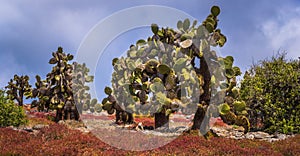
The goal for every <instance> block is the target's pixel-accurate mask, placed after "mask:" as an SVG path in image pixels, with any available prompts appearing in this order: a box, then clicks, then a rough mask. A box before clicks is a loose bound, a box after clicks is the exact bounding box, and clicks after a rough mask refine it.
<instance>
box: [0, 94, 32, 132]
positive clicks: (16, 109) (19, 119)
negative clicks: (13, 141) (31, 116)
mask: <svg viewBox="0 0 300 156" xmlns="http://www.w3.org/2000/svg"><path fill="white" fill-rule="evenodd" d="M26 123H27V119H26V115H25V113H24V110H23V108H22V107H20V106H17V105H16V104H15V103H14V102H13V101H12V100H9V99H8V98H7V96H6V95H5V92H4V91H3V90H0V127H6V126H19V125H22V124H26Z"/></svg>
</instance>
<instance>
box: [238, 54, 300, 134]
mask: <svg viewBox="0 0 300 156" xmlns="http://www.w3.org/2000/svg"><path fill="white" fill-rule="evenodd" d="M240 92H241V98H242V99H243V100H245V101H246V102H247V104H248V107H249V108H251V110H249V117H250V120H251V121H250V122H251V124H252V127H257V126H258V124H259V123H261V124H262V126H261V127H260V129H261V130H264V131H266V132H270V133H274V132H281V133H299V132H300V118H299V117H300V61H298V60H290V61H287V60H286V59H285V54H280V55H278V56H277V57H272V59H271V60H263V61H261V62H260V63H259V64H257V65H254V66H252V67H251V69H250V70H248V71H247V72H246V73H245V75H244V80H243V81H242V83H241V90H240ZM258 122H259V123H258Z"/></svg>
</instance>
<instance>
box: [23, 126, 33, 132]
mask: <svg viewBox="0 0 300 156" xmlns="http://www.w3.org/2000/svg"><path fill="white" fill-rule="evenodd" d="M23 130H24V131H26V132H33V129H32V128H30V127H25V128H23Z"/></svg>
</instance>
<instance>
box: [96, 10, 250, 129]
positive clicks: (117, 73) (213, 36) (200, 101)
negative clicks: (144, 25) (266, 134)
mask: <svg viewBox="0 0 300 156" xmlns="http://www.w3.org/2000/svg"><path fill="white" fill-rule="evenodd" d="M219 13H220V9H219V7H217V6H213V7H212V8H211V14H210V15H209V16H208V17H207V18H206V20H205V21H203V22H202V24H200V25H199V26H197V21H194V22H193V23H192V24H191V23H190V21H189V20H188V19H185V20H184V21H178V23H177V30H175V29H171V28H159V27H158V26H157V25H156V24H152V25H151V30H152V32H153V36H152V37H149V38H148V39H147V40H143V39H141V40H138V41H137V42H136V44H135V45H131V46H130V48H129V50H128V51H127V56H126V57H120V58H115V59H113V61H112V65H113V68H114V71H113V74H112V81H111V83H112V88H109V87H106V88H105V93H106V94H107V95H108V97H106V98H104V99H103V101H102V105H103V107H102V108H103V109H104V110H106V111H107V112H108V113H109V114H113V113H114V112H115V111H116V115H117V122H119V120H121V121H123V122H125V123H126V122H132V120H133V119H132V114H143V115H146V114H150V115H154V117H155V127H156V128H157V127H161V126H166V127H167V126H168V119H169V116H170V114H171V113H174V112H176V111H181V112H182V113H183V114H193V113H196V114H195V118H194V125H193V128H194V129H199V128H200V124H201V123H202V121H203V119H204V117H205V115H206V116H208V118H209V117H211V116H214V115H216V114H217V115H218V114H219V112H220V113H221V114H222V116H224V119H225V116H226V115H227V114H230V113H233V114H234V115H236V114H237V115H238V116H237V117H236V118H235V122H234V124H239V125H244V120H245V121H247V123H248V120H247V118H246V117H245V116H240V115H242V114H239V113H240V111H241V112H242V113H244V111H243V110H242V106H241V105H242V104H243V102H240V101H237V98H238V95H236V94H237V89H236V87H235V85H236V81H235V79H236V78H235V77H236V76H238V75H240V74H241V72H240V69H239V68H238V67H236V66H235V67H233V66H232V65H233V58H232V57H231V56H228V57H226V58H222V57H218V56H217V55H216V52H215V51H214V50H212V49H211V47H216V46H220V47H222V46H223V45H224V44H225V42H226V37H225V36H224V35H223V34H222V33H221V30H220V29H217V23H218V19H217V16H218V15H219ZM198 63H199V64H198ZM221 95H222V96H221ZM229 98H232V100H233V103H230V102H228V101H227V99H229ZM211 99H212V100H211ZM241 103H242V104H241ZM226 106H228V107H229V111H227V110H226V109H227V108H226V109H224V108H225V107H226ZM224 110H226V111H224ZM230 110H232V111H230ZM229 112H230V113H229ZM240 118H241V119H242V122H240V120H239V119H240ZM123 119H124V120H123ZM226 121H228V122H229V120H226ZM241 123H243V124H241ZM245 129H246V130H248V129H249V128H245Z"/></svg>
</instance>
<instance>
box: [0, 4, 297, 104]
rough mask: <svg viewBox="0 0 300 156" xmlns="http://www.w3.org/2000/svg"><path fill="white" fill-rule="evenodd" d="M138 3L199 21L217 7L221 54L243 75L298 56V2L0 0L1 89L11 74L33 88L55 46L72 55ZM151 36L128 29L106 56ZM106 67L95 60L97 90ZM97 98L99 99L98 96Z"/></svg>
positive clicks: (104, 61) (104, 80)
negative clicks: (274, 59)
mask: <svg viewBox="0 0 300 156" xmlns="http://www.w3.org/2000/svg"><path fill="white" fill-rule="evenodd" d="M141 5H156V6H164V7H169V8H173V9H177V10H178V11H182V12H184V13H186V14H187V15H190V16H192V17H194V18H196V19H197V20H198V21H200V22H201V21H202V20H204V19H205V18H206V16H207V15H208V14H209V12H210V7H211V6H213V5H218V6H220V8H221V14H220V16H219V20H220V23H219V27H220V28H221V30H222V32H223V33H224V34H225V35H226V36H227V39H228V42H227V43H226V45H225V46H224V47H223V48H222V49H220V55H223V56H226V55H232V56H233V57H234V58H235V64H236V65H238V66H239V67H241V69H242V71H245V70H246V69H248V68H249V66H250V65H252V63H253V62H257V61H258V60H261V59H265V58H267V57H271V56H272V55H274V54H276V53H277V52H278V51H286V52H287V53H288V58H298V57H299V56H300V46H299V44H300V37H299V36H300V1H297V0H286V1H281V0H254V1H246V0H226V1H224V0H213V1H212V0H189V1H183V0H180V1H179V0H165V1H161V0H143V1H141V0H123V1H117V0H110V1H105V0H102V1H101V0H90V1H88V2H86V1H82V0H81V1H80V0H63V1H62V0H60V1H58V0H43V1H38V0H23V1H21V0H9V1H7V0H0V68H1V71H0V88H4V86H6V84H7V82H8V81H9V79H10V78H12V77H13V75H14V74H19V75H25V74H27V75H29V76H30V78H31V80H30V82H31V84H34V81H35V78H34V76H35V75H36V74H39V75H41V76H42V77H45V75H46V74H47V73H48V72H49V71H50V70H51V68H52V67H51V66H50V65H49V64H48V61H49V58H50V57H51V52H53V51H55V50H56V49H57V47H58V46H62V47H63V48H64V51H65V52H67V53H71V54H74V55H76V54H77V52H78V49H79V47H80V45H81V43H82V42H83V41H84V39H86V37H87V36H88V35H89V32H91V31H92V30H93V29H94V28H95V26H97V24H99V23H101V21H103V20H105V19H109V17H111V15H114V14H116V13H117V12H120V11H121V10H123V9H128V8H132V7H136V6H141ZM167 13H168V12H167ZM138 14H139V13H138ZM149 16H151V14H148V13H147V12H146V13H141V14H140V15H139V16H137V17H139V18H140V19H136V18H135V19H131V17H130V16H129V17H125V18H122V19H120V21H118V22H115V23H112V25H111V26H108V27H106V30H105V31H106V32H110V30H111V29H113V27H116V26H123V25H125V24H126V23H128V21H130V22H132V20H135V21H139V20H143V19H144V18H145V17H149ZM166 16H170V17H172V18H173V17H174V16H175V17H176V15H174V14H172V13H171V12H170V15H167V14H164V15H162V17H164V18H165V17H166ZM178 18H181V17H179V16H178ZM149 19H151V18H149ZM178 20H179V19H178ZM181 20H183V19H181ZM176 22H177V21H174V23H173V24H174V25H176ZM150 24H151V23H149V25H150ZM174 25H172V26H174ZM150 34H151V31H150V28H149V27H143V28H134V29H132V30H127V31H126V32H124V33H122V34H119V35H118V36H117V37H115V38H114V39H113V40H109V44H108V45H107V47H105V51H104V52H105V54H108V56H110V57H115V56H120V55H121V54H122V53H124V52H125V51H126V49H127V48H128V47H129V45H130V44H133V43H135V42H136V41H137V40H138V39H140V38H147V37H148V36H149V35H150ZM110 54H111V55H110ZM105 64H107V65H108V68H107V70H106V71H103V70H102V69H101V67H103V65H105ZM110 64H111V61H110V60H108V59H101V58H100V59H99V61H98V64H97V68H96V73H95V76H96V78H95V82H96V83H95V86H96V88H97V90H102V89H103V86H105V85H108V84H107V83H108V82H109V78H110V76H111V75H110V73H109V71H110V72H111V67H110ZM103 77H104V78H103ZM97 95H98V98H102V97H101V96H102V94H100V93H97ZM99 96H100V97H99Z"/></svg>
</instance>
